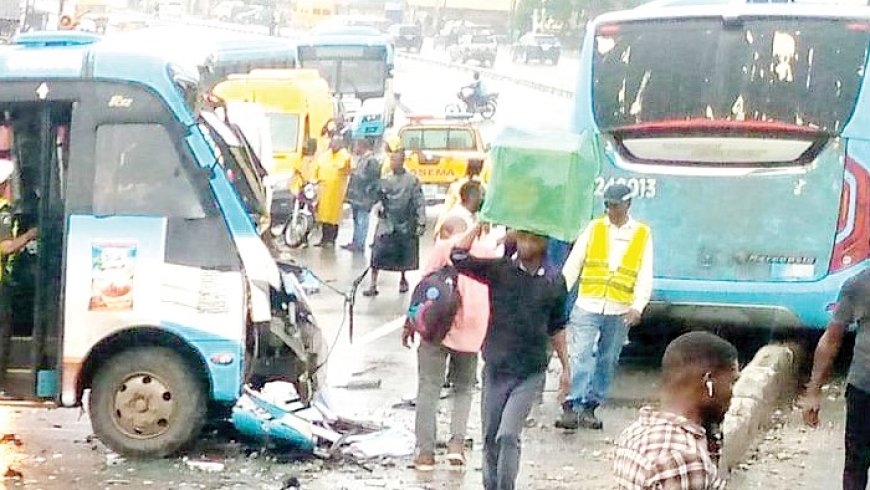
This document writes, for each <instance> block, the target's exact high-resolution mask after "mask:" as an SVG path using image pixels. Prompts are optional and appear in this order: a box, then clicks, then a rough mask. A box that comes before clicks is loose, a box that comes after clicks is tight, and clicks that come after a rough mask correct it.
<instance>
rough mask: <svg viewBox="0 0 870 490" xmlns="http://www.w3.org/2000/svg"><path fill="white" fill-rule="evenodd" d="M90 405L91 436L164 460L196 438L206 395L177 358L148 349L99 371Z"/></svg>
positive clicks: (168, 352)
mask: <svg viewBox="0 0 870 490" xmlns="http://www.w3.org/2000/svg"><path fill="white" fill-rule="evenodd" d="M89 405H90V407H89V408H90V414H91V424H92V425H93V429H94V433H95V434H96V435H97V437H98V438H99V439H100V440H101V441H103V443H105V444H106V445H107V446H109V448H111V449H112V450H114V451H115V452H117V453H120V454H124V455H127V456H134V457H145V458H162V457H167V456H171V455H173V454H175V453H177V452H178V451H179V450H181V449H183V448H184V447H185V446H186V445H187V444H189V443H191V442H192V441H194V440H195V438H196V437H197V436H198V435H199V432H200V431H201V430H202V426H203V424H204V423H205V418H206V415H207V411H208V397H207V394H206V387H205V386H203V383H202V382H201V380H200V379H198V377H197V376H196V374H195V371H194V369H193V368H192V367H191V366H190V365H189V364H188V363H186V362H185V361H184V359H183V358H182V357H181V355H179V354H178V353H177V352H175V351H174V350H172V349H169V348H166V347H158V346H150V347H137V348H133V349H129V350H125V351H122V352H120V353H118V354H115V355H114V356H113V357H111V358H110V359H109V360H108V361H106V363H105V364H103V365H102V366H101V367H100V368H98V371H97V372H96V374H95V376H94V380H93V383H92V385H91V396H90V403H89Z"/></svg>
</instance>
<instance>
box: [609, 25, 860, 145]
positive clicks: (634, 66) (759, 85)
mask: <svg viewBox="0 0 870 490" xmlns="http://www.w3.org/2000/svg"><path fill="white" fill-rule="evenodd" d="M868 31H870V26H868V24H866V23H862V22H849V21H843V20H842V19H841V20H821V19H800V20H791V19H776V20H763V19H759V20H747V21H745V22H742V23H741V24H740V25H739V26H736V27H732V26H727V27H726V26H723V23H722V21H721V19H690V20H680V21H669V22H668V23H667V24H663V23H661V22H633V23H629V24H622V25H605V26H602V27H601V28H600V29H599V31H598V33H597V35H596V39H595V52H594V56H595V59H594V65H593V70H594V71H593V77H594V78H593V100H594V111H595V118H596V120H597V122H598V124H599V126H600V127H601V128H602V129H604V130H607V129H612V128H615V127H624V126H631V125H635V124H641V123H650V122H659V121H669V120H671V121H672V120H687V119H709V120H725V121H763V122H779V123H787V124H794V125H798V126H804V127H811V128H817V129H820V130H823V131H830V132H839V131H841V130H842V129H843V126H844V125H845V123H846V122H848V119H849V117H850V116H851V114H852V109H853V107H854V105H855V102H856V99H857V96H858V91H859V88H860V84H861V80H862V78H863V76H864V70H865V60H866V57H867V45H868V39H870V32H868Z"/></svg>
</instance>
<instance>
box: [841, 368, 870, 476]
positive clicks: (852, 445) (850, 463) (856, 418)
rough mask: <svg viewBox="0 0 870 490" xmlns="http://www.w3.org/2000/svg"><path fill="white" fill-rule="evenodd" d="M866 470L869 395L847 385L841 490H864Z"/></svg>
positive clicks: (869, 456) (868, 459)
mask: <svg viewBox="0 0 870 490" xmlns="http://www.w3.org/2000/svg"><path fill="white" fill-rule="evenodd" d="M868 469H870V393H867V392H865V391H862V390H859V389H858V388H855V387H854V386H852V385H848V386H847V387H846V464H845V467H844V468H843V490H866V489H867V470H868Z"/></svg>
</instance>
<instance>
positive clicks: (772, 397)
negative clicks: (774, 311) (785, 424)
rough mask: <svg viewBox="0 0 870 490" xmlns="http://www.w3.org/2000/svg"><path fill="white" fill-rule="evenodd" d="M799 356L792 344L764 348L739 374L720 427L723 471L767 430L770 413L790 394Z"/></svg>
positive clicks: (795, 376)
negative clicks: (729, 405) (729, 404)
mask: <svg viewBox="0 0 870 490" xmlns="http://www.w3.org/2000/svg"><path fill="white" fill-rule="evenodd" d="M802 355H803V350H802V349H801V348H800V346H798V345H795V344H771V345H767V346H765V347H763V348H761V349H760V350H759V351H758V353H756V354H755V357H754V358H753V359H752V361H751V362H750V363H749V364H747V365H746V367H744V368H743V370H742V371H741V372H740V379H739V380H738V381H737V384H736V385H735V386H734V392H733V398H732V400H731V407H730V408H729V410H728V414H727V415H726V416H725V421H724V422H723V424H722V432H723V447H722V456H721V459H720V461H719V465H720V467H721V468H722V469H723V470H724V471H726V472H727V471H730V470H731V469H733V468H734V467H735V466H737V465H738V464H740V463H741V460H742V459H743V456H744V455H745V454H746V451H747V450H749V449H750V448H751V447H752V446H753V445H754V443H755V441H756V439H757V438H758V436H759V435H760V434H761V433H763V432H764V431H765V430H766V429H767V427H768V423H769V420H770V416H771V415H772V414H773V412H774V411H775V410H776V409H777V407H779V406H780V405H781V404H782V403H784V402H785V401H786V400H788V399H789V398H790V397H791V396H792V395H794V393H795V390H796V389H797V376H798V370H799V367H800V361H801V357H802Z"/></svg>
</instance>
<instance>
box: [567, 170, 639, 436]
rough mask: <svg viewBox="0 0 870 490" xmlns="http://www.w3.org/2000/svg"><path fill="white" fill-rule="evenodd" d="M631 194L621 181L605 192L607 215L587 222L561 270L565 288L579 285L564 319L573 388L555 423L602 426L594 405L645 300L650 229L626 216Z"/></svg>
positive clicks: (605, 389)
mask: <svg viewBox="0 0 870 490" xmlns="http://www.w3.org/2000/svg"><path fill="white" fill-rule="evenodd" d="M631 197H632V191H631V189H630V188H629V187H628V186H626V185H623V184H614V185H611V186H610V187H608V188H607V189H606V190H605V191H604V206H605V208H606V210H607V213H606V215H605V216H603V217H601V218H599V219H595V220H593V221H592V222H591V223H589V225H588V226H587V227H586V229H585V230H584V231H583V233H582V234H581V235H580V237H579V238H578V239H577V242H576V243H575V244H574V248H573V249H572V250H571V254H570V255H569V256H568V260H567V261H566V262H565V266H564V268H563V269H562V273H563V274H564V275H565V280H566V282H567V285H568V289H569V290H570V289H571V288H572V287H573V286H574V284H575V283H577V282H578V281H579V283H580V284H579V291H578V296H577V303H576V304H575V305H574V309H573V310H572V312H571V320H570V322H569V323H568V341H569V352H570V356H571V376H572V379H571V392H570V394H569V395H568V398H567V399H566V400H565V401H564V404H563V406H562V409H563V415H562V418H561V419H560V420H558V421H557V422H556V427H560V428H564V429H577V428H585V429H596V430H600V429H602V428H603V427H604V424H603V423H602V422H601V420H600V419H599V418H598V417H597V416H596V415H595V409H596V408H597V407H598V406H599V405H600V404H601V403H602V402H603V401H604V399H605V397H606V396H607V393H608V390H609V388H610V382H611V379H612V378H613V374H614V371H615V370H616V366H617V363H618V362H619V354H620V353H621V351H622V347H623V346H624V345H625V343H626V340H627V339H628V330H629V328H631V327H633V326H635V325H637V324H638V323H640V319H641V314H642V313H643V310H644V309H645V308H646V305H647V303H649V299H650V295H651V293H652V280H653V252H652V250H653V247H652V234H651V233H650V229H649V226H647V225H645V224H643V223H641V222H639V221H635V220H634V219H632V217H631V216H630V215H629V212H628V210H629V208H630V207H631Z"/></svg>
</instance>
